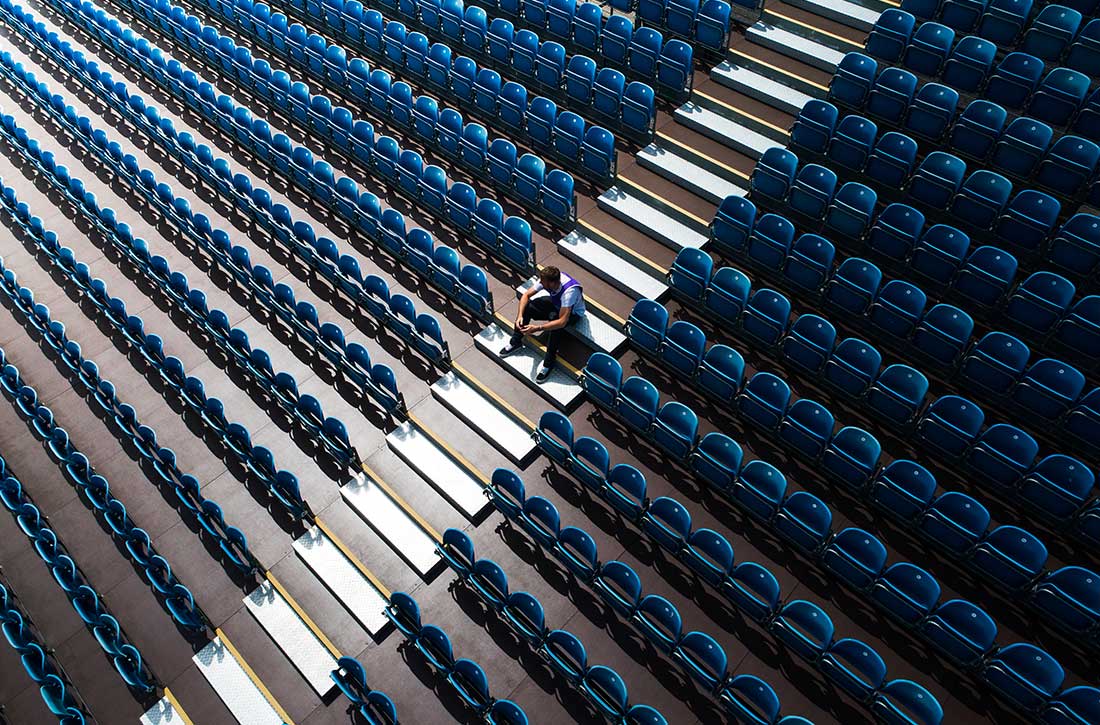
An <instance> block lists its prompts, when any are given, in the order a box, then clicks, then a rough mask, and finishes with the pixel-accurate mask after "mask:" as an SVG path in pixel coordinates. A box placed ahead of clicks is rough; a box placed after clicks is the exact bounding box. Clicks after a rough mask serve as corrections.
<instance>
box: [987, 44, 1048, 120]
mask: <svg viewBox="0 0 1100 725" xmlns="http://www.w3.org/2000/svg"><path fill="white" fill-rule="evenodd" d="M1042 75H1043V61H1041V60H1039V59H1038V58H1036V57H1035V56H1033V55H1029V54H1027V53H1009V54H1008V55H1006V56H1005V57H1004V58H1003V59H1002V60H1001V62H1000V63H998V64H997V67H996V68H995V69H994V71H993V74H992V75H991V76H989V80H988V82H987V83H986V86H985V96H986V99H987V100H989V101H992V102H993V103H996V104H999V105H1001V106H1005V107H1006V108H1023V107H1024V106H1025V104H1026V103H1027V102H1028V99H1030V98H1031V96H1032V94H1033V93H1034V92H1035V90H1036V89H1037V88H1038V87H1039V79H1040V78H1041V77H1042ZM1032 115H1034V116H1035V117H1036V118H1040V117H1039V116H1038V115H1036V114H1032ZM1041 120H1045V119H1041Z"/></svg>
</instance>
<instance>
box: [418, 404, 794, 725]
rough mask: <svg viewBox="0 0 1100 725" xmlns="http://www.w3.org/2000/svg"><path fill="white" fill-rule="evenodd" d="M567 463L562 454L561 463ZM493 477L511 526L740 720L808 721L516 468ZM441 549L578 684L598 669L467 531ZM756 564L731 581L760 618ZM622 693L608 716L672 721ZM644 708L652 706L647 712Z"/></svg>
mask: <svg viewBox="0 0 1100 725" xmlns="http://www.w3.org/2000/svg"><path fill="white" fill-rule="evenodd" d="M563 418H564V417H563ZM565 420H566V421H568V419H565ZM542 445H543V444H542V443H541V442H540V446H542ZM566 454H568V451H566ZM564 460H565V459H564V458H562V457H559V461H564ZM492 480H493V483H491V485H490V487H489V492H490V495H491V497H492V499H493V501H494V504H495V505H496V506H497V508H498V510H500V511H501V512H502V513H503V514H504V516H505V520H506V521H507V522H508V523H509V524H512V523H518V524H519V525H520V526H521V527H522V528H523V529H524V530H525V531H527V532H528V533H529V534H530V536H531V538H532V539H533V540H534V541H535V542H536V544H537V545H539V546H541V547H542V548H543V549H544V550H546V551H547V552H548V553H550V554H551V555H553V556H554V557H555V558H557V559H558V560H559V561H561V562H562V563H563V564H564V565H565V566H566V567H567V568H568V569H569V571H570V572H572V574H573V575H574V576H575V577H576V578H577V580H579V581H580V582H583V583H584V584H585V585H587V586H588V587H589V588H590V589H591V590H592V591H593V592H595V593H596V594H598V595H599V596H600V597H601V598H602V599H603V600H604V601H605V602H606V603H607V604H608V605H609V606H610V607H611V609H612V610H613V611H615V612H616V613H618V614H620V615H622V616H623V618H624V619H625V620H626V621H627V622H628V623H629V624H631V625H632V626H634V627H635V628H636V629H637V630H638V632H639V633H640V634H641V635H643V636H644V637H645V638H646V639H647V640H648V641H649V642H650V643H651V644H652V645H653V646H654V647H655V648H656V649H657V650H658V651H660V652H662V653H663V654H665V655H667V656H668V657H669V658H670V660H671V661H672V663H674V664H676V665H678V666H679V667H682V668H683V669H684V670H685V671H686V674H687V675H689V676H690V677H691V678H692V679H694V680H695V681H697V682H699V683H700V684H702V685H703V686H704V687H705V688H706V690H707V691H708V692H709V693H711V694H713V695H714V697H715V698H716V699H717V700H718V701H719V702H720V703H721V705H722V707H723V709H724V710H725V711H726V712H727V713H728V714H729V716H730V717H732V718H733V722H738V723H745V724H747V725H775V723H778V722H782V723H785V724H788V725H794V724H795V723H805V722H807V721H806V720H805V719H804V718H800V717H797V716H794V715H788V716H786V717H784V718H782V719H781V718H780V701H779V697H778V695H776V693H775V690H773V689H772V687H771V685H769V684H768V683H767V682H765V681H764V680H762V679H761V678H759V677H756V676H754V675H738V676H732V675H730V674H728V673H727V670H728V667H727V662H726V655H725V651H724V650H723V648H722V647H721V645H719V644H718V643H717V642H716V641H715V640H714V638H713V637H711V636H710V635H708V634H707V633H705V632H701V631H694V632H688V633H686V634H685V633H684V632H683V622H682V619H681V617H680V614H679V612H678V611H677V610H676V607H675V606H674V605H673V604H672V603H671V602H669V601H668V600H667V599H665V598H664V597H661V596H658V595H656V594H650V595H646V596H643V595H642V584H641V580H640V579H639V578H638V575H637V573H636V572H634V570H633V569H631V568H630V566H628V565H627V564H625V563H623V562H621V561H611V562H601V561H600V560H599V552H598V551H597V549H596V543H595V540H594V539H592V537H591V536H590V535H589V534H588V533H587V532H586V531H584V529H581V528H578V527H574V526H567V527H565V528H559V527H558V526H556V523H555V522H556V509H554V506H553V504H552V503H550V502H549V501H547V500H546V499H544V498H542V497H540V496H532V497H530V498H527V496H526V493H525V491H524V485H523V481H522V480H521V479H520V478H519V476H518V475H516V473H515V472H513V471H510V470H507V469H497V470H496V471H494V472H493V478H492ZM439 549H440V552H441V553H442V555H443V556H444V558H445V559H446V561H447V563H448V564H449V565H450V567H451V568H452V569H454V570H455V571H456V572H458V574H459V576H460V577H461V578H462V579H463V581H466V582H468V583H469V584H470V585H471V586H472V587H473V588H475V589H476V590H477V591H478V592H479V593H481V595H482V597H483V598H486V599H489V600H490V601H492V602H493V604H494V606H495V607H496V608H497V610H498V611H500V612H501V613H502V614H503V615H504V617H505V618H506V619H507V620H508V621H509V622H511V623H512V625H513V627H514V628H516V629H517V630H518V631H519V633H520V636H522V637H523V638H524V639H526V640H527V642H528V643H529V644H530V645H531V646H532V647H534V648H536V649H537V650H538V651H539V652H540V653H542V654H543V655H544V656H546V657H547V659H549V661H550V663H551V664H552V665H553V666H554V667H555V669H556V670H558V671H559V672H560V673H561V674H562V675H564V676H565V677H566V678H567V679H568V680H569V681H570V682H571V684H574V685H583V682H584V679H585V675H586V672H587V671H588V670H590V667H589V665H588V663H587V655H586V653H585V648H584V645H583V644H582V643H581V641H580V640H579V639H578V638H577V637H576V636H574V635H573V634H572V633H570V632H568V631H566V630H561V629H558V630H550V629H549V628H548V627H547V626H546V625H545V623H544V620H545V616H544V614H543V608H542V604H541V602H539V600H538V599H537V598H535V597H533V596H532V595H531V594H529V593H528V592H513V593H509V592H508V588H507V585H508V580H507V577H506V576H505V574H504V572H503V570H501V568H500V566H499V565H498V564H497V563H496V562H494V561H492V560H491V559H479V558H477V556H476V553H475V551H474V545H473V542H472V541H471V540H470V538H469V537H468V536H466V534H464V533H463V532H461V531H459V530H457V529H448V530H447V531H445V532H444V534H443V542H442V544H441V546H440V547H439ZM756 566H757V565H755V564H749V563H745V564H742V565H741V566H739V567H738V572H739V573H741V574H742V575H741V576H739V577H737V578H734V579H731V581H730V583H731V586H734V587H738V591H741V592H743V594H744V597H743V599H744V604H745V605H746V606H747V613H748V614H749V616H753V617H754V618H757V615H758V614H759V613H760V612H759V607H757V606H753V604H755V601H756V600H755V597H754V594H753V590H754V589H755V587H753V583H752V581H751V579H752V578H755V577H754V575H757V576H758V574H757V572H756V571H755V570H750V568H751V567H756ZM757 568H759V567H757ZM740 582H745V584H744V586H745V587H749V588H744V589H742V588H741V587H742V585H741V583H740ZM776 586H778V585H776ZM735 600H736V598H735ZM621 692H622V695H623V697H622V698H621V699H620V701H619V703H617V707H616V710H618V711H617V712H607V711H606V710H605V712H604V714H606V715H609V716H611V717H612V718H615V717H619V718H621V717H622V716H623V715H622V713H629V714H628V715H627V718H628V720H631V719H632V720H636V721H641V722H645V723H652V724H653V725H665V724H666V723H667V721H666V720H665V718H664V716H662V715H661V714H660V713H659V712H657V711H656V710H655V709H653V708H651V707H649V706H647V705H634V706H633V707H630V706H628V705H627V698H626V697H625V695H626V687H625V684H624V685H623V687H622V690H621ZM641 711H645V712H644V715H643V714H642V713H641ZM633 713H638V714H633Z"/></svg>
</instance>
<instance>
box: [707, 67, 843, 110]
mask: <svg viewBox="0 0 1100 725" xmlns="http://www.w3.org/2000/svg"><path fill="white" fill-rule="evenodd" d="M731 55H732V54H731ZM749 62H750V61H748V59H747V57H746V56H743V55H740V54H738V55H737V57H736V62H733V61H731V60H725V61H722V62H721V63H719V64H718V65H716V66H715V67H714V68H711V71H710V75H711V77H712V78H714V80H716V81H718V82H719V83H721V84H722V85H724V86H727V87H729V88H732V89H733V90H735V91H738V92H739V93H744V94H745V95H746V96H749V97H751V98H755V99H756V100H758V101H761V102H763V103H767V104H768V105H769V106H772V107H773V108H778V109H779V110H780V111H783V112H784V113H789V114H791V115H792V116H797V115H798V112H799V111H801V110H802V107H803V106H805V105H806V103H807V102H808V101H809V100H810V99H812V98H817V97H824V95H825V94H824V92H821V93H819V94H817V93H815V94H814V95H810V94H809V92H808V91H807V90H806V89H803V90H799V89H796V88H793V87H791V86H790V85H787V84H785V83H780V82H779V81H776V80H772V78H770V77H768V76H765V75H763V74H762V73H760V72H758V71H756V70H753V69H752V68H751V67H749Z"/></svg>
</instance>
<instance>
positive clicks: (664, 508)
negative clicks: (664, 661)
mask: <svg viewBox="0 0 1100 725" xmlns="http://www.w3.org/2000/svg"><path fill="white" fill-rule="evenodd" d="M598 354H599V353H597V355H598ZM594 357H595V356H594ZM605 357H606V356H605ZM609 359H610V358H609ZM581 380H582V385H584V386H585V390H586V392H587V393H588V394H589V396H590V397H591V398H592V400H593V402H595V403H596V404H597V405H599V406H600V407H601V408H602V409H604V410H606V411H608V412H610V413H612V414H613V415H615V416H616V417H617V418H618V419H620V420H623V421H624V422H626V423H627V425H628V427H631V429H632V430H638V429H637V428H635V427H633V426H634V423H630V422H629V421H630V416H631V415H633V410H634V408H633V407H632V404H631V403H629V402H626V401H625V398H624V395H623V394H624V393H626V394H629V393H630V391H629V390H628V383H630V381H627V382H624V383H622V387H621V388H619V389H616V388H615V387H614V381H613V380H598V379H597V378H596V376H595V375H591V374H590V373H589V370H588V367H587V366H586V368H585V371H584V374H583V376H582V378H581ZM631 380H641V379H640V378H636V377H635V378H631ZM644 385H649V383H648V381H645V382H644ZM630 387H635V388H637V387H640V386H639V385H632V386H630ZM608 401H610V402H608ZM720 435H722V434H720V433H713V434H711V436H720ZM704 440H706V438H704ZM700 448H701V446H700ZM717 452H718V455H719V456H721V458H711V456H710V455H709V454H708V453H706V452H704V451H702V450H699V452H698V454H695V455H693V456H692V460H691V462H690V463H689V466H690V467H691V469H692V470H693V471H695V472H696V474H697V475H700V476H702V477H703V480H706V481H708V482H709V481H716V482H715V483H712V484H711V485H714V486H715V488H717V489H718V490H719V491H720V492H723V493H725V495H728V496H729V497H730V498H731V499H732V500H733V501H734V502H735V503H736V504H737V505H738V506H739V507H741V508H742V509H743V510H745V511H746V513H748V514H750V515H751V516H753V517H754V518H756V519H757V520H759V521H760V522H762V523H763V524H764V525H766V526H768V527H769V528H771V529H772V530H773V531H774V532H775V533H776V534H777V535H778V536H779V537H780V538H781V539H783V540H784V541H786V542H787V543H789V544H791V545H793V546H794V547H795V548H796V549H798V550H800V551H801V552H802V553H803V554H804V555H805V556H807V557H809V558H810V559H811V560H813V561H814V562H816V563H818V564H820V565H821V566H823V567H824V568H825V569H827V570H828V571H830V572H831V573H832V574H833V575H835V576H836V577H837V578H838V579H839V580H840V581H841V582H843V583H845V584H846V585H848V586H850V587H852V588H853V589H854V590H855V591H856V592H858V593H860V594H863V595H865V596H867V597H869V598H870V600H871V601H872V602H879V601H881V604H880V606H885V605H886V602H890V603H891V604H894V605H896V607H893V606H891V607H888V608H887V611H889V612H892V613H894V614H895V615H896V616H897V617H898V618H899V621H900V622H901V623H903V624H907V625H908V627H909V628H911V629H913V630H915V631H916V632H917V633H918V634H919V635H920V636H921V637H922V638H924V639H925V640H926V641H927V642H928V643H929V644H931V645H932V646H933V647H934V648H935V649H936V650H937V651H938V652H939V653H940V654H942V655H944V656H945V657H947V658H948V659H950V660H951V661H953V662H955V663H956V664H957V665H958V666H960V667H961V668H963V669H966V670H970V671H974V672H976V673H978V674H979V675H980V676H981V677H982V678H983V679H984V681H985V683H986V685H987V686H988V687H990V688H991V689H992V691H993V692H994V693H995V694H997V695H998V696H999V697H1001V698H1002V699H1004V700H1005V701H1006V703H1008V704H1010V705H1013V706H1019V707H1023V708H1024V709H1026V710H1028V711H1036V710H1039V709H1041V708H1045V707H1048V706H1049V703H1050V702H1051V700H1052V699H1053V698H1055V697H1056V696H1057V695H1058V693H1059V689H1060V688H1061V686H1062V683H1063V681H1064V677H1065V673H1064V670H1063V669H1062V667H1061V665H1060V664H1059V663H1058V661H1057V660H1056V659H1055V658H1054V657H1053V656H1052V655H1050V654H1049V653H1047V652H1045V651H1044V650H1041V649H1040V648H1038V647H1036V646H1034V645H1031V644H1029V643H1014V644H1011V645H1008V646H1006V647H998V645H997V644H996V637H997V626H996V624H995V623H994V621H993V619H992V618H991V617H990V616H989V614H987V613H986V612H985V611H984V610H982V609H981V608H979V607H978V606H977V605H976V604H974V603H972V602H969V601H966V600H961V599H956V600H950V601H948V602H940V601H939V598H940V594H941V588H940V586H939V584H938V583H937V582H936V579H935V578H934V577H933V576H932V575H931V574H930V573H928V572H927V571H925V570H923V569H921V568H920V567H917V566H915V565H913V564H911V563H908V562H896V563H894V564H893V565H891V566H890V567H887V566H886V560H887V558H888V556H887V552H886V548H885V546H884V545H883V544H882V542H880V541H879V540H878V539H877V538H876V537H875V536H874V535H873V534H871V533H870V532H867V531H864V530H862V529H858V528H852V527H849V528H846V529H844V530H843V531H840V532H835V533H834V532H833V530H832V519H833V515H832V511H831V510H830V509H829V507H828V505H827V504H826V503H825V502H823V501H822V500H821V499H819V498H817V497H816V496H814V495H813V494H810V493H807V492H805V491H796V492H794V493H792V494H790V495H786V488H785V486H784V485H783V483H784V482H785V479H783V478H782V477H781V476H779V477H775V476H770V477H769V476H753V477H752V478H753V480H751V481H747V480H746V479H745V478H742V477H740V476H739V473H740V471H739V470H738V469H737V468H735V467H734V466H736V465H737V464H739V463H740V461H739V460H737V457H736V453H734V454H733V455H732V456H731V455H730V453H729V447H728V446H726V447H723V448H719V449H718V450H717ZM749 465H750V466H751V465H752V464H751V463H750V464H749ZM903 467H904V466H903V465H902V466H899V468H903ZM895 472H896V471H895ZM715 473H718V474H719V478H717V480H716V479H714V478H708V477H711V476H713V474H715ZM665 501H667V502H668V503H664V504H662V505H661V506H660V507H659V509H657V510H655V509H654V506H655V505H656V500H655V501H654V502H653V503H651V504H650V505H649V508H648V509H646V510H647V511H648V512H650V516H656V515H657V514H658V513H659V514H660V517H661V523H662V528H661V531H662V532H664V533H665V534H667V535H669V536H671V537H673V539H675V538H679V539H681V540H682V539H683V537H685V536H690V515H689V514H688V512H687V510H686V509H685V508H683V506H682V505H679V504H676V505H673V503H674V501H673V500H672V499H667V498H666V499H665ZM972 501H973V499H970V498H969V497H968V496H965V495H964V494H961V493H957V492H949V493H947V494H944V495H943V496H941V497H940V498H939V499H937V501H936V502H935V503H934V504H933V506H932V507H931V508H930V509H929V510H928V511H927V512H925V514H924V515H923V517H922V518H921V523H920V526H919V527H918V529H917V531H918V532H920V533H922V534H923V535H924V536H925V537H926V538H927V540H928V541H930V542H933V543H936V544H937V545H939V546H944V547H947V546H950V545H951V544H952V543H959V542H962V541H964V540H965V543H964V545H963V546H962V547H961V548H960V549H958V550H957V552H956V553H958V551H961V552H965V554H966V557H967V560H968V561H970V562H972V564H973V565H974V566H975V567H976V568H986V567H987V571H989V572H990V573H992V572H994V571H997V572H1001V573H1005V574H1010V573H1012V572H1014V571H1015V568H1014V562H1013V558H1012V556H1013V554H1014V553H1015V550H1013V548H1012V547H1013V540H1014V539H1015V540H1016V541H1018V540H1019V535H1020V534H1019V531H1020V530H1019V529H1016V528H1015V527H1010V526H1005V527H999V529H995V530H994V531H998V530H1000V531H1001V534H999V535H998V536H997V537H996V538H994V539H990V538H989V537H990V535H991V534H992V533H993V532H988V533H987V532H984V531H978V532H977V533H972V531H971V529H970V528H969V525H970V523H971V521H970V519H969V518H968V517H969V516H970V514H971V512H972V509H971V502H972ZM975 505H976V504H975ZM978 508H980V506H979V507H978ZM981 510H982V511H984V509H981ZM685 522H686V523H685ZM685 526H686V528H685ZM1025 541H1026V542H1028V543H1030V542H1031V541H1032V539H1030V538H1028V539H1026V540H1025ZM681 546H682V544H681ZM1086 571H1087V570H1083V569H1080V568H1079V567H1064V568H1063V569H1060V570H1058V571H1056V572H1049V573H1048V574H1047V575H1046V577H1047V578H1044V579H1043V580H1041V581H1039V582H1038V583H1036V584H1034V585H1033V588H1032V590H1031V591H1032V592H1033V595H1032V599H1031V601H1032V603H1033V605H1034V606H1036V607H1037V608H1038V609H1039V610H1040V611H1041V612H1044V613H1046V614H1049V615H1050V616H1051V617H1052V618H1053V617H1061V618H1063V619H1064V620H1065V621H1066V622H1073V623H1075V624H1076V623H1081V622H1084V621H1086V620H1089V619H1090V618H1091V621H1092V624H1090V625H1086V626H1088V627H1095V622H1096V621H1097V620H1096V618H1097V617H1100V608H1098V607H1100V605H1098V604H1096V599H1097V597H1100V590H1098V588H1097V581H1098V580H1097V578H1096V576H1095V575H1092V576H1091V577H1089V576H1088V575H1087V573H1086ZM1082 592H1084V594H1085V595H1086V596H1087V597H1090V599H1089V600H1088V601H1086V602H1080V601H1078V600H1077V599H1076V598H1075V597H1076V596H1079V595H1080V594H1081V593H1082ZM880 597H881V600H880V599H879V598H880ZM809 631H813V628H812V627H811V628H810V630H809ZM1087 631H1089V632H1090V633H1091V636H1092V637H1093V639H1094V641H1095V634H1096V632H1097V631H1098V630H1096V629H1088V630H1087ZM819 654H820V650H818V652H817V653H816V654H815V655H814V656H818V655H819Z"/></svg>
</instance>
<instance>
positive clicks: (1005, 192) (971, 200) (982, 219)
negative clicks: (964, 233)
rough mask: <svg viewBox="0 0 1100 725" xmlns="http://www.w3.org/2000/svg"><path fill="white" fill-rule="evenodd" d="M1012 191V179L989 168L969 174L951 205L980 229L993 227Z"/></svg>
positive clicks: (961, 216)
mask: <svg viewBox="0 0 1100 725" xmlns="http://www.w3.org/2000/svg"><path fill="white" fill-rule="evenodd" d="M1011 194H1012V182H1010V181H1009V180H1008V179H1006V178H1005V177H1004V176H1001V175H1000V174H998V173H996V172H993V171H989V170H987V169H978V170H977V171H975V172H974V173H972V174H971V175H970V176H969V177H967V179H966V181H965V182H963V184H962V186H961V187H960V188H959V193H958V194H957V195H956V196H955V199H954V201H953V203H952V204H951V210H950V211H951V214H953V215H954V216H955V217H956V219H959V220H965V221H966V222H968V223H969V224H970V225H972V226H973V227H975V228H977V229H989V228H990V227H992V226H993V223H994V222H995V221H997V218H998V217H999V216H1000V215H1001V212H1002V211H1004V208H1005V205H1006V204H1008V199H1009V196H1010V195H1011Z"/></svg>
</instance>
